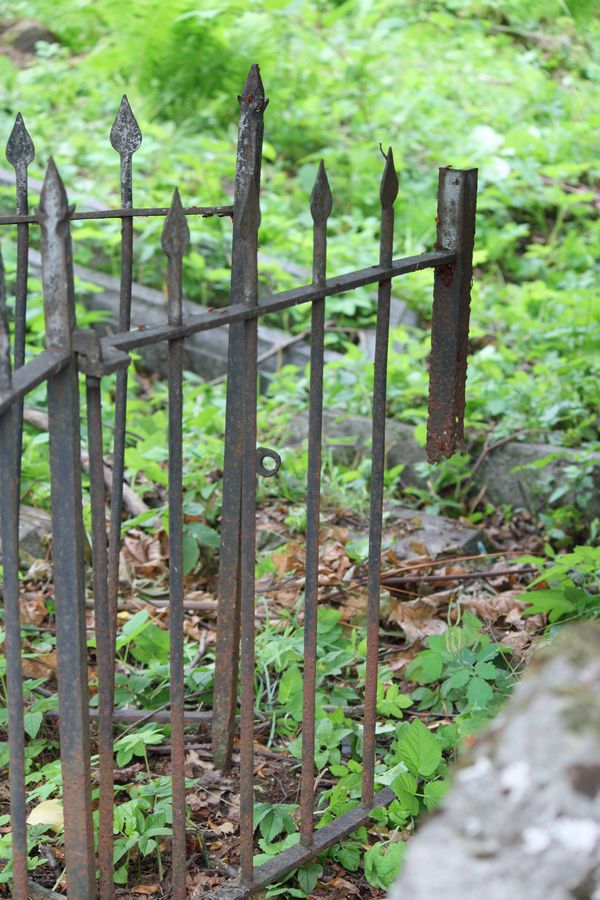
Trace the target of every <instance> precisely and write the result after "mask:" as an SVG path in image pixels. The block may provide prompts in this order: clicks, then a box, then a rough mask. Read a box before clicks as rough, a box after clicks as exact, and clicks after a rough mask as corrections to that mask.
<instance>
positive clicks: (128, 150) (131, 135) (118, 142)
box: [110, 94, 142, 156]
mask: <svg viewBox="0 0 600 900" xmlns="http://www.w3.org/2000/svg"><path fill="white" fill-rule="evenodd" d="M110 143H111V146H112V148H113V150H116V151H117V153H120V154H121V155H124V156H131V155H132V154H133V153H135V151H136V150H138V149H139V147H140V145H141V143H142V132H141V130H140V126H139V125H138V123H137V119H136V117H135V116H134V114H133V110H132V109H131V106H130V105H129V100H128V99H127V94H123V98H122V100H121V105H120V106H119V111H118V113H117V115H116V116H115V121H114V122H113V124H112V128H111V129H110Z"/></svg>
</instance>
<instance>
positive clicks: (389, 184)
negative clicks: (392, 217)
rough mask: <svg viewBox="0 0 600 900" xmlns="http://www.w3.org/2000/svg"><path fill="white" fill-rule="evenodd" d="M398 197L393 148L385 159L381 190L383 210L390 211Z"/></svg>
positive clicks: (389, 149) (380, 196)
mask: <svg viewBox="0 0 600 900" xmlns="http://www.w3.org/2000/svg"><path fill="white" fill-rule="evenodd" d="M397 196H398V175H397V174H396V167H395V166H394V154H393V153H392V148H391V147H389V148H388V152H387V155H386V157H385V168H384V170H383V175H382V177H381V187H380V189H379V198H380V200H381V206H382V208H383V209H389V208H390V207H392V206H393V205H394V201H395V199H396V197H397Z"/></svg>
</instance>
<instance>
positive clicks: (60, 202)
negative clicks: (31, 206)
mask: <svg viewBox="0 0 600 900" xmlns="http://www.w3.org/2000/svg"><path fill="white" fill-rule="evenodd" d="M72 209H73V207H70V206H69V202H68V200H67V192H66V190H65V186H64V184H63V181H62V178H61V177H60V175H59V172H58V169H57V168H56V163H55V162H54V159H53V157H52V156H51V157H50V159H49V160H48V168H47V169H46V176H45V178H44V184H43V186H42V192H41V194H40V205H39V207H38V216H39V219H40V221H41V222H42V224H44V225H46V227H47V226H52V225H53V224H54V225H58V224H59V223H60V222H63V221H65V219H68V217H69V215H70V214H71V212H72Z"/></svg>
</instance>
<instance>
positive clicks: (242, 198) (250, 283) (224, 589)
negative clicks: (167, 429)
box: [212, 65, 269, 770]
mask: <svg viewBox="0 0 600 900" xmlns="http://www.w3.org/2000/svg"><path fill="white" fill-rule="evenodd" d="M238 101H239V104H240V123H239V129H238V145H237V157H236V172H235V190H234V212H233V237H232V255H231V302H232V303H246V304H249V305H252V306H255V305H256V303H257V297H256V284H257V251H258V235H257V230H254V229H251V228H250V229H248V228H245V227H244V222H243V218H244V217H243V213H244V210H245V208H246V206H247V200H248V196H249V193H250V192H251V191H252V190H253V189H254V188H255V190H256V194H257V199H258V192H259V191H260V170H261V158H262V142H263V131H264V119H263V117H264V111H265V109H266V107H267V104H268V102H269V101H268V100H266V99H265V92H264V87H263V83H262V80H261V77H260V72H259V68H258V66H257V65H253V66H251V68H250V72H249V73H248V77H247V79H246V83H245V85H244V90H243V94H242V96H241V97H238ZM247 331H248V329H247V327H246V324H245V323H244V322H236V323H233V324H231V325H230V326H229V354H228V360H227V412H226V422H225V452H224V463H223V510H222V514H221V553H220V570H219V605H218V610H217V646H216V658H215V687H214V700H213V719H212V751H213V759H214V763H215V765H216V766H217V768H219V769H222V770H226V769H228V768H229V766H230V765H231V752H232V748H233V736H234V729H235V712H236V707H237V680H238V664H239V644H240V565H241V547H240V535H241V515H242V458H243V444H244V428H243V410H244V394H245V385H246V382H247V380H248V379H249V373H248V371H246V369H245V362H244V361H245V358H246V336H247Z"/></svg>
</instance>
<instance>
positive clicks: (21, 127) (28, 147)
mask: <svg viewBox="0 0 600 900" xmlns="http://www.w3.org/2000/svg"><path fill="white" fill-rule="evenodd" d="M34 157H35V147H34V146H33V141H32V140H31V136H30V134H29V132H28V131H27V129H26V128H25V122H24V121H23V116H22V115H21V113H20V112H19V113H17V117H16V119H15V124H14V125H13V129H12V131H11V133H10V136H9V138H8V141H7V142H6V158H7V160H8V161H9V163H10V164H11V166H12V167H13V169H17V168H19V167H23V168H24V169H26V168H27V166H28V165H29V163H30V162H33V160H34Z"/></svg>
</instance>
